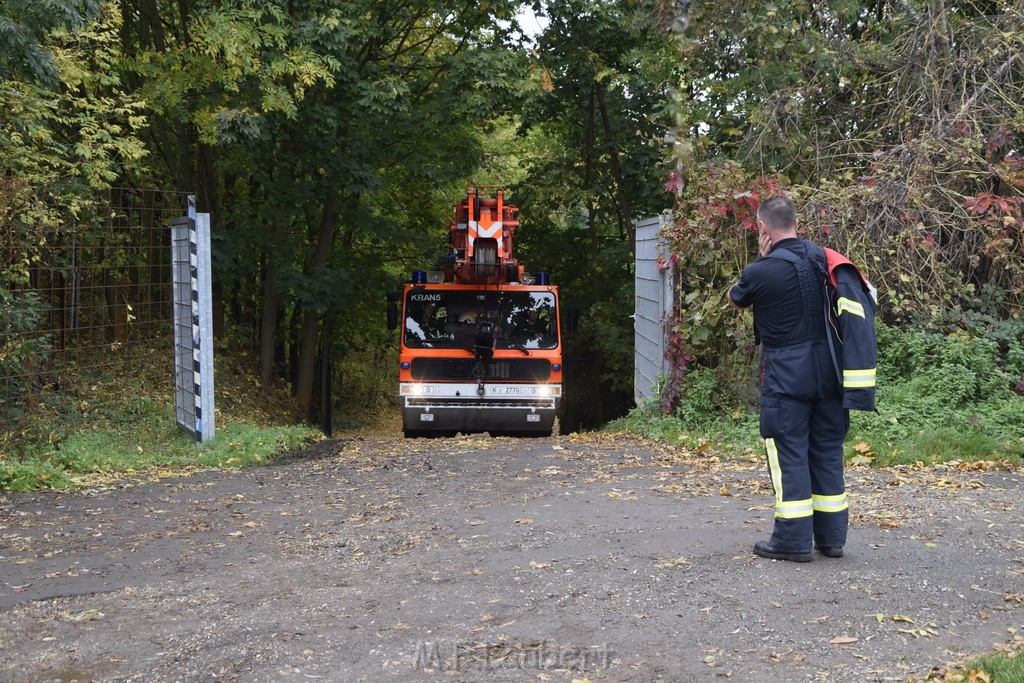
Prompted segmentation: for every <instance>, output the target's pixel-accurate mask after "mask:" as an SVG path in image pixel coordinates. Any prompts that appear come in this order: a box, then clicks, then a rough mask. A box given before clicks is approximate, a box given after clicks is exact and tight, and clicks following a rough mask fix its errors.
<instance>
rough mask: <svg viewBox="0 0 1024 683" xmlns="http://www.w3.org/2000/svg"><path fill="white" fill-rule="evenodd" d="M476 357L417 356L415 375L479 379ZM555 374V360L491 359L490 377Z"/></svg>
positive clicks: (540, 378)
mask: <svg viewBox="0 0 1024 683" xmlns="http://www.w3.org/2000/svg"><path fill="white" fill-rule="evenodd" d="M479 362H480V361H478V360H476V359H475V358H414V359H413V361H412V378H413V379H415V380H420V381H444V380H450V381H455V382H475V381H476V380H477V377H476V375H474V374H473V368H475V367H476V365H477V363H479ZM550 377H551V362H550V361H548V360H547V359H544V358H524V359H522V360H518V359H502V360H496V361H491V365H490V368H489V370H488V372H487V379H490V380H494V379H501V380H510V381H513V382H546V381H547V380H548V379H549V378H550Z"/></svg>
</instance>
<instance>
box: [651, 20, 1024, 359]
mask: <svg viewBox="0 0 1024 683" xmlns="http://www.w3.org/2000/svg"><path fill="white" fill-rule="evenodd" d="M1022 21H1024V17H1022V16H1021V15H1020V12H1019V11H1016V10H1015V9H1014V3H1011V2H973V1H971V0H966V1H963V2H954V1H945V0H938V1H935V2H926V3H925V2H922V3H917V2H904V3H896V4H893V3H887V2H881V1H872V2H856V1H854V0H846V1H844V2H840V3H835V2H827V3H826V2H816V1H813V0H790V1H788V2H782V3H771V4H768V3H761V2H754V1H740V0H737V1H734V2H729V3H725V4H723V5H716V6H715V7H714V8H711V7H709V6H706V5H697V6H694V8H693V12H692V13H691V16H690V30H689V32H688V33H687V34H686V35H685V36H684V38H683V40H682V41H681V55H680V59H679V72H680V73H679V83H680V85H679V88H678V92H679V94H680V100H679V102H678V114H679V117H680V119H681V121H682V122H683V124H682V126H681V130H680V132H679V137H680V139H681V140H682V143H681V144H680V152H681V153H680V155H679V160H680V163H681V164H682V170H683V177H684V179H685V182H686V189H685V190H684V191H682V192H681V193H680V195H679V207H678V210H677V212H676V219H675V221H674V224H673V226H672V229H671V230H670V231H669V232H667V233H666V235H667V236H668V237H669V238H670V239H671V240H672V241H673V243H674V244H675V251H676V256H675V258H676V259H677V261H678V263H679V270H680V273H682V274H683V294H682V296H683V301H684V307H683V310H682V312H681V315H680V319H679V321H677V323H676V331H677V332H678V334H679V339H680V343H679V344H678V345H677V354H678V356H679V357H680V358H684V357H685V358H695V359H697V361H698V362H700V363H702V364H705V365H717V364H718V363H719V362H720V361H723V360H727V359H729V358H740V357H743V355H742V352H743V349H744V348H745V347H746V346H747V342H746V340H745V338H744V335H743V334H741V333H740V331H739V330H737V329H734V328H733V326H732V325H731V324H730V323H729V322H728V321H725V320H724V319H723V318H721V317H720V316H719V315H717V313H716V312H715V311H717V308H716V302H717V303H721V292H722V291H723V290H724V288H725V287H726V286H728V284H730V278H733V277H734V276H735V273H736V268H738V267H742V266H743V265H744V264H745V263H746V262H747V261H748V260H750V259H751V258H754V257H756V244H755V243H754V242H753V241H752V240H751V239H750V238H749V237H747V236H746V235H748V234H749V232H750V231H751V230H752V229H753V221H752V216H753V214H752V212H753V211H754V210H755V209H756V206H757V201H758V200H759V198H760V197H761V196H763V194H762V193H764V192H772V193H774V192H782V191H787V192H789V193H790V194H792V195H793V196H795V197H797V199H798V201H799V203H800V204H801V205H802V207H803V215H802V224H803V226H804V229H805V231H806V234H807V236H809V237H813V238H815V239H818V240H819V241H822V242H824V243H826V244H829V245H831V246H835V247H836V248H838V249H840V250H841V251H845V252H848V253H849V254H850V255H851V256H852V257H853V258H854V260H856V261H857V262H859V263H861V264H863V265H864V267H865V268H866V269H867V270H868V272H869V275H870V277H871V279H872V280H873V281H874V282H875V283H876V284H877V285H879V288H880V290H881V299H880V304H881V305H880V312H881V314H882V316H883V317H884V318H885V319H886V320H888V321H889V322H907V321H910V320H912V319H915V318H916V319H928V318H932V317H934V316H936V315H939V314H941V312H942V311H943V310H944V309H948V308H954V309H955V308H958V307H959V306H961V305H966V304H967V300H966V298H964V297H962V295H961V292H962V291H971V290H974V291H977V290H979V289H982V288H989V289H990V292H991V293H992V294H991V298H990V301H989V305H990V306H991V308H992V310H995V311H998V312H999V314H1000V315H1003V316H1007V315H1012V314H1013V311H1014V310H1019V307H1020V304H1021V300H1020V295H1019V292H1020V291H1021V288H1022V286H1024V279H1022V276H1024V268H1022V265H1024V244H1022V240H1021V232H1020V227H1021V225H1022V222H1021V221H1022V216H1021V199H1022V194H1024V183H1022V175H1021V168H1022V163H1021V158H1020V153H1019V150H1020V146H1021V143H1022V142H1024V137H1022V133H1024V127H1022V126H1021V124H1020V121H1021V120H1022V118H1021V117H1022V113H1024V109H1022V104H1021V103H1022V98H1021V93H1022V91H1024V87H1022V86H1024V78H1022V77H1024V69H1022V68H1021V67H1022V64H1021V61H1020V60H1021V57H1020V54H1021V47H1022V45H1024V44H1022V42H1021V38H1020V36H1021V35H1022V34H1021V30H1022V29H1024V25H1022ZM1000 292H1001V293H1000ZM751 348H752V347H751ZM727 374H728V373H727Z"/></svg>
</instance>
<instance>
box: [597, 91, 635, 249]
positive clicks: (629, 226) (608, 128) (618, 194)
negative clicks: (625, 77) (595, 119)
mask: <svg viewBox="0 0 1024 683" xmlns="http://www.w3.org/2000/svg"><path fill="white" fill-rule="evenodd" d="M596 88H597V104H598V106H599V107H600V109H601V123H602V125H603V126H604V134H605V137H606V138H607V140H608V151H609V153H610V155H611V163H612V175H613V176H615V198H616V200H617V201H618V204H619V211H621V212H622V213H621V219H622V222H623V223H624V224H625V226H624V227H625V228H626V231H627V232H628V233H629V250H630V252H631V253H632V254H633V255H634V256H635V255H636V227H635V226H634V225H633V216H632V213H631V211H630V208H629V199H628V198H627V197H626V184H625V180H624V178H623V175H622V166H621V165H620V164H619V152H618V150H616V149H615V141H614V140H613V139H612V125H611V121H610V120H609V118H608V107H607V105H605V101H604V88H602V87H601V85H600V84H598V85H597V86H596Z"/></svg>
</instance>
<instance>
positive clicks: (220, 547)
mask: <svg viewBox="0 0 1024 683" xmlns="http://www.w3.org/2000/svg"><path fill="white" fill-rule="evenodd" d="M848 484H849V489H850V493H851V509H852V511H853V513H854V525H853V528H852V529H851V535H850V543H849V545H848V546H847V554H846V556H845V557H843V558H842V559H838V560H832V559H827V558H824V557H821V556H817V557H816V559H815V561H814V562H811V563H808V564H803V565H799V564H791V563H785V562H772V561H767V560H763V559H759V558H755V557H754V556H753V555H752V554H751V553H750V546H751V545H752V544H753V542H754V541H755V540H757V539H759V538H764V537H765V536H766V534H767V532H768V530H769V529H770V524H771V519H772V511H771V507H770V505H771V496H770V491H769V490H768V488H767V483H766V480H765V476H764V474H763V473H762V472H761V465H760V462H759V461H758V459H756V458H753V457H751V458H750V459H749V460H747V459H744V460H740V461H737V462H732V463H727V464H722V463H719V462H717V460H716V459H714V458H711V457H710V456H708V455H706V454H691V455H687V454H681V453H664V452H657V451H656V450H652V449H651V448H650V447H648V446H644V445H639V444H638V443H636V442H635V441H631V440H628V439H622V438H611V437H607V436H600V435H591V436H584V437H572V438H570V437H563V438H557V437H556V438H554V439H541V440H523V441H517V440H513V439H495V440H491V439H487V438H480V439H449V440H437V441H423V440H418V441H411V442H404V441H402V440H399V439H379V440H366V439H350V440H341V441H332V442H327V443H323V444H319V445H318V446H316V447H315V448H314V449H312V450H310V451H307V452H305V453H303V454H298V455H296V456H294V457H291V458H289V459H288V460H287V461H285V462H282V463H279V464H277V465H274V466H272V467H264V468H254V469H249V470H243V471H229V472H203V473H198V474H195V475H192V476H188V477H184V478H179V479H168V480H161V481H157V482H153V483H149V484H144V485H133V486H131V487H127V488H124V487H122V488H113V489H110V490H93V491H89V492H83V493H70V494H68V493H36V494H6V495H4V496H3V497H2V498H0V506H2V507H0V576H2V583H0V680H13V681H42V680H52V681H72V680H97V681H107V680H110V681H113V680H145V681H177V680H181V681H199V680H241V681H278V680H289V681H307V680H321V681H360V680H365V681H392V680H393V681H434V680H438V681H537V680H541V681H547V680H550V681H572V680H574V679H575V680H584V679H590V680H591V681H595V682H596V681H603V680H607V681H659V680H664V681H712V680H720V679H726V678H731V679H732V680H738V681H781V680H785V681H796V680H825V681H890V680H894V681H904V680H907V679H908V678H912V677H916V678H923V677H924V676H925V675H927V673H928V671H929V670H930V669H931V668H932V667H933V666H935V665H938V664H942V663H943V662H947V661H950V660H955V659H959V658H961V657H962V656H963V655H965V654H973V653H981V652H986V651H989V650H990V649H991V648H992V647H993V645H995V644H997V643H1004V642H1006V641H1007V640H1010V639H1012V638H1013V637H1014V631H1013V630H1014V629H1016V630H1018V631H1019V632H1020V633H1024V576H1022V570H1024V519H1022V517H1021V512H1020V511H1021V507H1022V503H1021V500H1022V498H1021V493H1022V492H1021V473H1020V472H1019V471H1018V472H1008V471H1005V470H993V471H973V470H962V469H958V468H949V469H943V470H927V471H905V472H896V471H891V470H890V471H872V470H867V469H855V470H852V471H851V472H850V473H849V477H848Z"/></svg>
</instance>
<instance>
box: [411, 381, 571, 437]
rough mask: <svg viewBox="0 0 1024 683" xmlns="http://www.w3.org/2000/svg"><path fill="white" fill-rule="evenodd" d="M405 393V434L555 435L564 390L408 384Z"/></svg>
mask: <svg viewBox="0 0 1024 683" xmlns="http://www.w3.org/2000/svg"><path fill="white" fill-rule="evenodd" d="M481 389H482V393H481ZM400 393H401V396H402V399H403V402H402V425H403V427H404V428H405V430H406V432H419V431H423V432H508V433H517V432H521V433H533V434H550V433H551V429H552V426H553V425H554V421H555V410H556V408H557V407H558V400H559V399H560V398H561V394H562V387H561V385H560V384H507V383H493V384H487V383H485V384H483V385H482V386H481V385H478V384H469V383H466V384H455V383H451V384H446V383H416V382H403V383H402V384H401V387H400Z"/></svg>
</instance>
